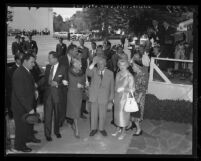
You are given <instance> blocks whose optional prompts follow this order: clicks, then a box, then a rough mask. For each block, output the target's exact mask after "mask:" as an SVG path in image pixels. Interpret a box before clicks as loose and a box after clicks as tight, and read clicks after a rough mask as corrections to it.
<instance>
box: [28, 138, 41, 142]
mask: <svg viewBox="0 0 201 161" xmlns="http://www.w3.org/2000/svg"><path fill="white" fill-rule="evenodd" d="M27 143H41V140H40V139H36V138H32V139H30V140H28V141H27Z"/></svg>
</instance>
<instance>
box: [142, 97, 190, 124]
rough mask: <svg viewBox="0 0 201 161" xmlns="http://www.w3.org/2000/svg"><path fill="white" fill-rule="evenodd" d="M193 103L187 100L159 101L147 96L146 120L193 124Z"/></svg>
mask: <svg viewBox="0 0 201 161" xmlns="http://www.w3.org/2000/svg"><path fill="white" fill-rule="evenodd" d="M192 108H193V106H192V103H191V102H189V101H185V100H159V99H158V98H157V97H156V96H154V95H151V94H147V95H146V99H145V109H144V119H155V120H166V121H174V122H179V123H191V124H192V110H193V109H192Z"/></svg>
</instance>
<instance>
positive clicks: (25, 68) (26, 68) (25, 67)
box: [23, 65, 30, 73]
mask: <svg viewBox="0 0 201 161" xmlns="http://www.w3.org/2000/svg"><path fill="white" fill-rule="evenodd" d="M23 67H24V68H25V69H26V70H27V71H28V72H29V73H30V71H29V69H28V68H27V67H25V66H24V65H23Z"/></svg>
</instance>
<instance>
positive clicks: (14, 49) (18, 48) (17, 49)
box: [12, 35, 23, 55]
mask: <svg viewBox="0 0 201 161" xmlns="http://www.w3.org/2000/svg"><path fill="white" fill-rule="evenodd" d="M15 40H16V41H15V42H13V43H12V54H13V55H16V54H19V53H20V52H23V51H22V46H21V43H20V36H19V35H17V36H15Z"/></svg>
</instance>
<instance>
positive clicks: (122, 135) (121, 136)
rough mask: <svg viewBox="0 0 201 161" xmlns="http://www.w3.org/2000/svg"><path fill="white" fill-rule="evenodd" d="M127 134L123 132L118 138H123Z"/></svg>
mask: <svg viewBox="0 0 201 161" xmlns="http://www.w3.org/2000/svg"><path fill="white" fill-rule="evenodd" d="M125 136H126V134H125V133H124V134H121V135H120V136H119V137H118V140H123V139H124V137H125Z"/></svg>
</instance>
